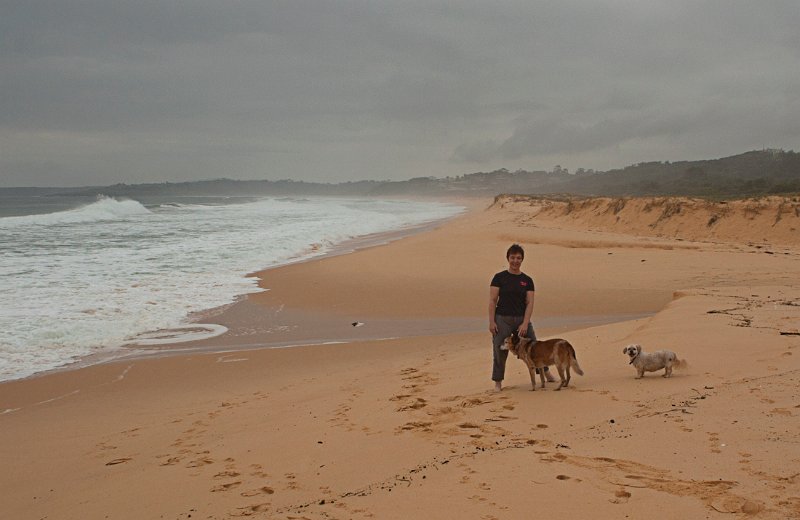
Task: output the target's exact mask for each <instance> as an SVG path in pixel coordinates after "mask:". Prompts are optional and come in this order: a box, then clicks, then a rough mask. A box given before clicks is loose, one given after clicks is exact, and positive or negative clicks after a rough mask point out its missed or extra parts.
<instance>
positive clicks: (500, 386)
mask: <svg viewBox="0 0 800 520" xmlns="http://www.w3.org/2000/svg"><path fill="white" fill-rule="evenodd" d="M502 390H503V383H501V382H500V381H495V382H494V391H495V392H500V391H502Z"/></svg>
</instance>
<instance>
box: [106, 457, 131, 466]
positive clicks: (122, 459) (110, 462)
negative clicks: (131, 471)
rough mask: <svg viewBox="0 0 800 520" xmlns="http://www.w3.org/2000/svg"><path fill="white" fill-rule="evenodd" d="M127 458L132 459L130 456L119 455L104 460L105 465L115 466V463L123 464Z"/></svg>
mask: <svg viewBox="0 0 800 520" xmlns="http://www.w3.org/2000/svg"><path fill="white" fill-rule="evenodd" d="M129 460H133V459H132V458H131V457H121V458H119V459H114V460H110V461H108V462H106V466H116V465H117V464H124V463H126V462H128V461H129Z"/></svg>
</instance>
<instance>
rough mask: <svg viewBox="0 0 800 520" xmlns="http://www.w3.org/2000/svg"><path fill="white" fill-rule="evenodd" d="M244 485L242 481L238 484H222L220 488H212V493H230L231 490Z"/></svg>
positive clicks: (237, 482) (238, 481)
mask: <svg viewBox="0 0 800 520" xmlns="http://www.w3.org/2000/svg"><path fill="white" fill-rule="evenodd" d="M241 485H242V482H241V481H240V480H237V481H236V482H228V483H227V484H220V485H219V486H214V487H213V488H211V492H212V493H218V492H220V491H230V490H231V489H234V488H237V487H239V486H241Z"/></svg>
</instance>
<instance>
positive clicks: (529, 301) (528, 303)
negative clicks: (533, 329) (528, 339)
mask: <svg viewBox="0 0 800 520" xmlns="http://www.w3.org/2000/svg"><path fill="white" fill-rule="evenodd" d="M532 315H533V291H528V292H526V293H525V316H524V317H523V318H522V323H520V325H519V329H517V332H518V333H519V335H520V337H525V335H526V334H527V333H528V325H529V324H530V322H531V316H532Z"/></svg>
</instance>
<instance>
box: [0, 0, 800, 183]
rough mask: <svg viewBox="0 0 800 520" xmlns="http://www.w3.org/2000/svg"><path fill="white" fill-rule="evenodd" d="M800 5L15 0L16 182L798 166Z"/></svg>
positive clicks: (4, 23) (10, 70) (11, 77)
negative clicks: (650, 164) (671, 164)
mask: <svg viewBox="0 0 800 520" xmlns="http://www.w3.org/2000/svg"><path fill="white" fill-rule="evenodd" d="M798 27H800V2H798V1H797V0H786V1H769V0H765V1H758V2H754V1H750V0H747V1H736V0H719V1H699V0H690V1H675V0H666V1H659V2H649V1H644V0H635V1H610V0H608V1H599V0H592V1H589V0H586V1H566V0H552V1H547V2H545V1H531V0H524V1H510V2H504V1H497V0H495V1H488V0H486V1H476V2H466V1H450V2H436V1H429V0H426V1H419V2H416V1H410V0H398V1H396V2H386V1H378V0H373V1H364V2H347V1H333V0H329V1H319V2H308V1H302V0H287V1H285V2H270V1H265V0H253V1H248V0H225V1H222V0H219V1H210V0H185V1H180V2H177V1H170V0H126V1H117V0H85V1H78V0H51V1H39V0H0V186H76V185H105V184H113V183H117V182H126V183H138V182H162V181H184V180H195V179H213V178H220V177H228V178H235V179H273V180H277V179H286V178H292V179H297V180H305V181H323V182H340V181H347V180H361V179H378V180H380V179H392V180H402V179H408V178H411V177H420V176H435V177H445V176H448V175H459V174H464V173H471V172H476V171H490V170H494V169H496V168H502V167H505V168H508V169H510V170H515V169H518V168H522V169H526V170H539V169H546V170H550V169H552V168H553V166H554V165H556V164H559V165H561V166H563V167H565V168H569V169H570V171H574V170H575V169H577V168H580V167H582V168H594V169H601V170H605V169H609V168H614V167H621V166H626V165H629V164H632V163H636V162H641V161H651V160H681V159H711V158H717V157H724V156H727V155H733V154H737V153H741V152H745V151H748V150H754V149H761V148H765V147H767V148H784V149H787V150H789V149H793V150H796V151H800V145H799V144H798V143H800V30H798Z"/></svg>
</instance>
